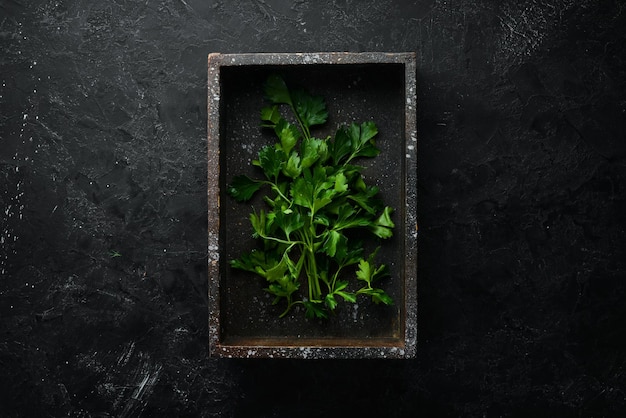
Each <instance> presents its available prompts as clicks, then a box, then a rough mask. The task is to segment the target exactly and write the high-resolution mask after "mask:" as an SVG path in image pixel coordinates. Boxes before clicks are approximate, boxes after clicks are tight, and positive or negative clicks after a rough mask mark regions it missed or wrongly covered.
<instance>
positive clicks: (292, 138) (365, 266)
mask: <svg viewBox="0 0 626 418" xmlns="http://www.w3.org/2000/svg"><path fill="white" fill-rule="evenodd" d="M265 95H266V97H267V99H268V100H269V101H270V102H271V104H272V105H271V106H269V107H265V108H263V109H262V110H261V121H262V124H261V126H262V127H264V128H268V129H272V130H273V131H274V132H275V133H276V136H277V137H278V140H279V141H278V142H277V143H276V144H274V145H268V146H265V147H263V148H262V149H261V150H260V151H259V155H258V159H257V160H254V161H253V162H252V164H253V165H255V166H258V167H260V168H261V169H262V171H263V174H264V176H265V178H264V179H262V180H257V179H252V178H250V177H248V176H245V175H239V176H237V177H235V178H234V179H233V181H232V183H231V184H230V186H229V187H228V193H229V194H230V195H231V196H232V197H233V198H235V199H236V200H237V201H239V202H244V201H248V200H249V199H251V198H252V196H253V195H254V194H255V193H256V192H257V191H258V190H259V189H261V188H264V189H266V190H267V194H266V195H265V196H264V197H263V198H264V200H265V202H266V203H267V205H268V211H267V212H266V211H265V210H263V209H260V211H259V212H256V211H255V212H253V213H252V214H250V223H251V224H252V228H253V229H254V234H253V236H254V237H255V238H258V239H259V240H260V241H261V242H262V246H261V247H260V248H259V249H255V250H253V251H251V252H249V253H246V254H243V255H242V256H241V257H240V258H238V259H235V260H231V261H230V264H231V266H232V267H234V268H237V269H242V270H246V271H250V272H253V273H256V274H257V275H259V276H261V277H263V278H264V279H265V280H266V281H267V282H268V287H267V288H266V289H265V290H266V291H267V292H269V293H271V294H272V295H274V296H275V298H274V301H273V303H274V304H277V303H279V302H280V301H281V300H283V299H284V300H285V301H286V303H287V306H286V309H285V310H284V312H283V313H282V314H281V315H280V316H281V317H283V316H285V315H286V314H287V313H288V312H289V311H290V309H291V308H292V307H293V306H294V305H296V304H302V305H304V307H305V315H306V317H307V318H314V317H318V318H327V317H328V312H329V311H334V310H335V308H336V307H337V304H338V301H339V300H341V299H343V300H345V301H347V302H352V303H354V302H356V300H357V296H358V295H366V296H369V297H371V298H372V300H373V301H374V302H375V303H383V304H387V305H390V304H392V303H393V300H392V299H391V297H390V296H389V295H388V294H387V293H385V291H384V290H383V289H380V288H377V287H374V285H375V283H376V282H377V281H378V280H379V279H381V278H383V277H385V276H388V269H387V267H386V266H385V265H384V264H381V265H379V266H377V265H376V264H375V262H374V258H375V256H376V253H377V251H378V248H377V249H376V250H375V251H373V252H372V253H371V254H369V255H367V256H365V255H364V252H365V250H364V247H363V244H362V242H361V241H360V240H359V239H358V238H359V237H361V236H362V235H363V234H362V233H361V232H358V231H368V232H369V233H371V234H373V235H374V236H376V237H378V238H383V239H385V238H389V237H391V236H392V228H393V227H394V223H393V221H392V220H391V213H392V212H393V209H392V208H391V207H389V206H383V204H382V202H381V201H380V199H379V198H378V188H377V187H375V186H368V185H367V184H366V183H365V182H364V180H363V177H362V175H361V170H362V169H363V167H361V166H358V165H354V164H353V161H354V160H355V159H357V158H360V157H375V156H376V155H378V153H379V150H378V148H376V146H375V143H374V137H375V136H376V134H377V133H378V128H377V127H376V125H375V124H374V123H373V122H364V123H362V124H360V125H359V124H356V123H352V124H350V125H349V126H342V127H340V128H339V129H338V130H337V132H336V134H335V136H334V138H332V139H331V138H330V137H327V138H325V139H319V138H315V137H313V136H311V128H312V127H314V126H316V125H322V124H324V123H325V122H326V120H327V118H328V111H327V110H326V104H325V102H324V100H323V98H322V97H318V96H312V95H309V94H308V93H307V92H305V91H303V90H293V91H291V90H290V89H289V88H288V87H287V85H286V84H285V81H284V80H283V79H282V78H281V77H280V76H277V75H274V76H270V77H269V78H268V80H267V82H266V84H265ZM284 105H286V106H288V108H290V110H291V112H292V113H293V117H292V118H291V121H292V122H293V123H292V122H290V121H289V120H288V119H286V118H285V117H283V116H282V115H281V113H280V110H281V107H285V106H284ZM354 266H355V267H354ZM350 267H351V269H350ZM352 275H354V276H355V278H356V281H357V283H361V285H360V286H361V287H360V288H359V289H358V290H356V291H350V290H349V289H348V286H349V282H348V281H347V280H345V279H346V278H347V277H350V276H352ZM302 277H306V282H307V286H308V289H307V291H306V292H302V293H305V295H306V296H299V293H300V292H298V290H299V288H300V285H301V278H302Z"/></svg>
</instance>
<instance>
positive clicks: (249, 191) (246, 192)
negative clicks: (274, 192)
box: [227, 175, 263, 202]
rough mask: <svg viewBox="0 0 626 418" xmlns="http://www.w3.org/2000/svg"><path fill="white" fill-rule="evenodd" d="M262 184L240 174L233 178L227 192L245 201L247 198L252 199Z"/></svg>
mask: <svg viewBox="0 0 626 418" xmlns="http://www.w3.org/2000/svg"><path fill="white" fill-rule="evenodd" d="M262 185H263V183H262V182H259V181H257V180H253V179H251V178H250V177H248V176H245V175H239V176H236V177H235V178H233V181H232V183H231V184H230V186H229V187H228V189H227V192H228V194H229V195H231V196H232V197H234V198H235V200H236V201H238V202H245V201H246V200H250V199H251V198H252V196H253V195H254V193H256V191H257V190H259V189H260V188H261V186H262Z"/></svg>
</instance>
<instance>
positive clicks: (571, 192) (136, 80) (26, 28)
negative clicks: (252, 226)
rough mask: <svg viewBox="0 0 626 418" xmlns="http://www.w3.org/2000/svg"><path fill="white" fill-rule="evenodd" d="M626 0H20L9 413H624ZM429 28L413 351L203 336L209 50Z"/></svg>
mask: <svg viewBox="0 0 626 418" xmlns="http://www.w3.org/2000/svg"><path fill="white" fill-rule="evenodd" d="M625 36H626V4H625V3H624V2H623V1H601V0H578V1H576V0H543V1H539V0H533V1H517V0H502V1H496V0H476V1H470V0H448V1H443V0H420V1H415V2H409V1H404V2H400V1H391V0H377V1H375V2H374V1H372V2H365V1H356V0H320V1H311V0H294V1H278V0H251V1H239V2H237V1H208V0H137V1H130V0H113V1H104V0H101V1H95V0H2V2H0V45H1V46H2V54H1V55H0V82H1V85H0V135H1V139H0V176H1V177H0V178H1V181H0V202H1V205H0V210H1V211H2V213H1V217H0V242H1V244H2V246H1V253H0V272H1V274H2V279H1V281H0V373H1V376H0V406H1V408H0V411H1V412H0V415H1V416H3V417H15V416H24V417H50V416H55V417H56V416H73V417H74V416H77V417H78V416H80V417H106V416H121V417H137V416H143V417H149V416H170V417H173V416H199V417H251V416H255V417H296V416H299V417H303V416H344V417H345V416H360V415H361V416H371V415H379V416H385V417H404V416H417V415H418V414H419V413H422V415H425V416H459V415H462V416H483V415H484V416H524V417H527V416H548V415H552V416H585V417H586V416H595V417H601V416H619V415H620V413H623V411H624V410H625V408H626V400H625V396H626V393H625V390H626V388H625V383H626V376H625V373H626V350H625V349H626V345H625V343H624V338H623V334H624V331H625V325H624V324H626V304H625V303H624V297H625V296H626V283H625V279H626V277H625V271H626V269H625V267H626V265H625V263H626V261H625V260H626V254H625V250H624V249H625V248H626V235H625V230H624V229H625V225H626V165H625V163H626V159H625V157H626V140H625V131H626V97H625V92H626V86H625V80H626V77H625V76H626V74H625V71H626V62H625V60H626V37H625ZM344 50H345V51H355V52H358V51H416V52H417V65H418V86H419V92H418V93H419V111H418V129H419V169H418V171H419V173H418V175H419V184H418V191H419V224H420V230H419V257H418V259H419V286H418V291H419V347H418V356H417V358H416V359H415V360H410V361H382V360H381V361H292V360H286V361H270V360H215V359H209V358H207V296H206V293H207V285H206V281H207V278H206V261H207V258H206V251H207V248H206V245H207V240H206V238H207V237H206V234H207V226H206V220H205V214H206V186H207V185H206V177H205V174H206V171H207V166H206V160H205V153H206V138H205V133H206V127H205V125H206V108H205V106H206V98H205V94H206V56H207V54H208V53H209V52H215V51H219V52H275V51H289V52H302V51H344Z"/></svg>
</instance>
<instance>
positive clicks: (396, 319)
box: [208, 52, 417, 358]
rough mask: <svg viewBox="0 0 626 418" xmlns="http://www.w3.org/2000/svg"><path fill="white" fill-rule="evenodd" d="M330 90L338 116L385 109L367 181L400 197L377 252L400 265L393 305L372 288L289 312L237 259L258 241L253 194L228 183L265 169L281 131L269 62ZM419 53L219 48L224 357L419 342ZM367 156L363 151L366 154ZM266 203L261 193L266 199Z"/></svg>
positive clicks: (214, 219)
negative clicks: (267, 115) (274, 115)
mask: <svg viewBox="0 0 626 418" xmlns="http://www.w3.org/2000/svg"><path fill="white" fill-rule="evenodd" d="M272 73H277V74H280V75H282V76H283V77H284V78H285V79H286V80H287V81H288V83H290V82H291V83H296V84H298V85H301V86H303V87H305V88H306V89H307V90H308V91H310V92H311V93H313V94H315V95H321V96H323V97H324V99H325V100H326V103H327V106H328V112H329V119H328V122H327V123H326V125H324V127H322V128H320V132H316V136H317V137H325V136H326V135H330V134H332V133H333V132H334V131H335V130H336V129H337V127H338V126H339V124H343V123H350V122H358V123H360V122H364V121H368V120H372V121H374V122H375V123H376V124H377V125H378V129H379V134H378V136H377V140H376V145H377V146H378V148H380V150H381V152H380V155H379V156H377V157H376V158H374V159H368V160H367V161H363V162H362V165H364V166H366V169H365V171H364V174H365V176H366V177H367V181H368V182H369V183H370V184H376V185H377V186H379V187H380V189H381V194H382V198H383V200H384V201H385V204H387V205H389V206H392V207H394V208H395V212H394V214H393V220H394V222H395V224H396V227H395V229H394V237H393V238H391V239H390V240H386V241H384V243H383V246H382V248H381V250H380V252H379V254H378V257H379V259H380V260H381V261H382V262H384V263H385V264H387V265H388V266H389V268H390V271H391V277H390V278H388V279H386V282H385V284H384V287H385V290H386V291H387V292H388V293H389V294H390V295H391V296H392V297H393V298H394V301H395V304H394V305H393V306H382V305H381V306H379V305H375V304H373V303H371V302H370V301H369V300H366V299H359V302H358V303H357V304H355V305H353V304H348V303H343V304H341V307H340V308H339V309H338V311H337V314H336V315H332V316H331V318H330V319H328V320H308V319H305V317H304V314H303V312H302V311H300V310H298V309H295V310H293V311H292V312H291V313H290V315H288V316H286V317H284V318H279V317H278V315H279V313H280V312H281V308H280V307H276V306H272V305H271V300H272V299H271V297H270V295H268V294H266V293H265V292H263V290H262V289H263V288H264V287H265V286H266V284H265V283H264V282H263V279H261V278H259V277H256V276H254V275H251V274H249V273H247V272H244V271H240V270H235V269H232V268H231V266H230V265H229V263H228V261H229V260H231V259H233V258H237V257H239V255H240V254H241V252H242V251H243V250H250V249H251V248H253V246H254V245H255V241H254V240H253V239H252V229H251V226H250V224H249V221H248V216H249V214H250V212H251V209H252V208H251V204H241V203H237V202H235V201H234V199H232V198H230V197H229V196H228V195H227V194H226V193H225V190H226V185H228V184H229V183H230V181H231V180H232V178H233V177H234V176H235V175H238V174H248V175H250V176H258V172H255V167H253V166H252V165H251V164H250V162H251V160H253V159H256V158H257V153H258V151H259V149H260V148H261V147H262V146H263V145H267V144H270V143H273V141H274V139H273V138H272V137H271V135H269V134H268V133H267V132H265V131H262V130H261V128H260V126H259V124H260V120H259V112H260V109H261V108H262V107H263V106H264V105H266V104H267V103H266V102H265V101H264V98H263V82H264V81H265V79H266V78H267V76H268V75H269V74H272ZM416 106H417V99H416V68H415V55H414V54H413V53H378V52H375V53H344V52H338V53H327V52H324V53H279V54H270V53H263V54H219V53H214V54H210V55H209V57H208V290H209V353H210V355H211V356H213V357H251V358H252V357H265V358H285V357H287V358H410V357H414V356H415V354H416V344H417V337H416V336H417V329H416V328H417V320H416V317H417V288H416V280H417V219H416V206H417V193H416V183H417V179H416V177H417V133H416ZM360 163H361V162H360ZM258 204H259V205H262V202H258Z"/></svg>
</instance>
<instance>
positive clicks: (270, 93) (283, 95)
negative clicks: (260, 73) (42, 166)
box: [265, 75, 291, 105]
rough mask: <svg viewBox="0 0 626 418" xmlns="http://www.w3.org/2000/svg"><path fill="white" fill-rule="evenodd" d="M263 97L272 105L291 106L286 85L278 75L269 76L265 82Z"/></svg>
mask: <svg viewBox="0 0 626 418" xmlns="http://www.w3.org/2000/svg"><path fill="white" fill-rule="evenodd" d="M265 97H267V99H268V100H269V101H270V102H272V103H274V104H288V105H291V95H290V94H289V89H288V88H287V84H286V83H285V81H284V80H283V79H282V77H280V76H278V75H271V76H269V77H268V79H267V81H266V82H265Z"/></svg>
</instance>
